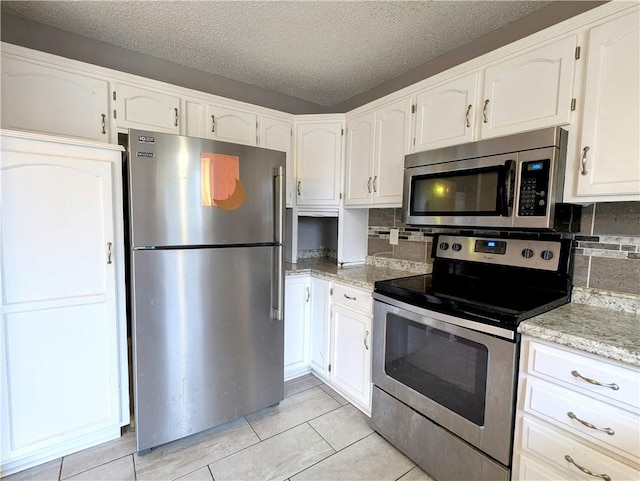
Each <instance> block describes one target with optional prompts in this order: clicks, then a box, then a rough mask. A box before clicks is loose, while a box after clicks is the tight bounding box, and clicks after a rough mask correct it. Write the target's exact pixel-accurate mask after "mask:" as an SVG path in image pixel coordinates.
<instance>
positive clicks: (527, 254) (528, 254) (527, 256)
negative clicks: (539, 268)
mask: <svg viewBox="0 0 640 481" xmlns="http://www.w3.org/2000/svg"><path fill="white" fill-rule="evenodd" d="M522 257H524V258H525V259H531V258H532V257H533V250H531V249H529V248H528V247H527V248H526V249H522Z"/></svg>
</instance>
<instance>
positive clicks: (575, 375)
mask: <svg viewBox="0 0 640 481" xmlns="http://www.w3.org/2000/svg"><path fill="white" fill-rule="evenodd" d="M571 375H572V376H573V377H577V378H578V379H582V380H583V381H586V382H588V383H589V384H593V385H594V386H602V387H608V388H609V389H613V390H614V391H617V390H618V389H620V386H618V385H617V384H616V383H614V382H612V383H611V384H607V383H603V382H600V381H596V380H595V379H590V378H588V377H584V376H583V375H582V374H580V373H579V372H578V371H571Z"/></svg>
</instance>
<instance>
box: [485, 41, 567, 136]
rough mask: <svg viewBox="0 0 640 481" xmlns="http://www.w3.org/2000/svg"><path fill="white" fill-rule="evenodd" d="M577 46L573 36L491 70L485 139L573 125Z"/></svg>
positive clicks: (487, 82) (487, 74) (488, 72)
mask: <svg viewBox="0 0 640 481" xmlns="http://www.w3.org/2000/svg"><path fill="white" fill-rule="evenodd" d="M576 42H577V40H576V37H575V36H571V37H568V38H565V39H563V40H560V41H558V42H555V43H552V44H550V45H546V46H544V47H541V48H538V49H536V50H533V51H531V52H527V53H525V54H523V55H519V56H517V57H515V58H511V59H509V60H506V61H504V62H502V63H499V64H497V65H494V66H492V67H489V68H487V69H486V70H485V72H484V80H485V81H484V101H483V105H482V106H480V107H481V112H480V115H481V116H482V124H481V125H482V127H481V130H480V136H481V137H482V138H487V137H495V136H498V135H507V134H512V133H516V132H522V131H525V130H535V129H540V128H544V127H551V126H554V125H562V124H567V123H569V120H570V117H571V95H572V92H573V75H574V70H575V63H576V60H575V48H576Z"/></svg>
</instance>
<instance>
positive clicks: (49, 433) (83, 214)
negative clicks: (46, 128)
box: [0, 131, 129, 476]
mask: <svg viewBox="0 0 640 481" xmlns="http://www.w3.org/2000/svg"><path fill="white" fill-rule="evenodd" d="M121 162H122V161H121V148H120V147H119V146H115V145H109V144H98V143H89V142H84V143H83V142H82V141H77V140H70V139H62V138H59V137H49V136H41V135H33V134H27V133H22V132H8V131H2V157H1V160H0V173H1V176H0V179H1V190H0V192H1V197H2V198H1V204H2V211H1V214H0V215H1V218H0V222H1V225H2V244H1V259H2V264H1V268H2V276H1V277H0V284H2V285H0V291H1V292H2V318H1V319H0V322H1V324H2V325H1V328H0V355H1V357H2V361H1V362H0V366H1V367H0V375H1V381H0V382H1V384H2V388H1V389H0V392H1V394H0V416H1V420H2V422H0V459H1V460H2V474H3V476H4V475H7V474H11V473H12V472H15V471H19V470H21V469H24V468H27V467H30V466H34V465H36V464H40V463H43V462H45V461H49V460H51V459H55V458H58V457H60V456H63V455H66V454H70V453H72V452H76V451H79V450H81V449H85V448H87V447H90V446H93V445H96V444H99V443H102V442H104V441H107V440H109V439H114V438H116V437H118V436H120V427H121V426H123V425H125V424H128V423H129V405H128V378H127V340H126V320H125V312H124V304H125V303H124V292H123V291H122V289H123V287H124V245H123V227H122V225H123V224H122V188H121V178H122V177H121Z"/></svg>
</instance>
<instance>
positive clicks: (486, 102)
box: [482, 99, 489, 124]
mask: <svg viewBox="0 0 640 481" xmlns="http://www.w3.org/2000/svg"><path fill="white" fill-rule="evenodd" d="M487 105H489V99H486V100H485V101H484V107H483V108H482V117H483V122H484V123H485V124H488V123H489V119H488V118H487Z"/></svg>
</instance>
